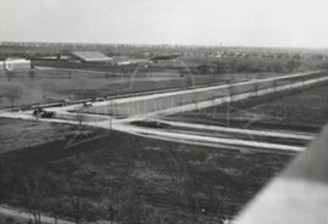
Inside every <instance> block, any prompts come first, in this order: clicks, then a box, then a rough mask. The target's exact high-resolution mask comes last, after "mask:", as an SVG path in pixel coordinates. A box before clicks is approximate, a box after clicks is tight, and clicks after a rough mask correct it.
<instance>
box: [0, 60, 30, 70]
mask: <svg viewBox="0 0 328 224" xmlns="http://www.w3.org/2000/svg"><path fill="white" fill-rule="evenodd" d="M30 69H31V60H27V59H24V58H7V59H5V60H4V61H0V70H1V71H10V72H12V71H25V70H30Z"/></svg>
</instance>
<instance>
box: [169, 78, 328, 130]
mask: <svg viewBox="0 0 328 224" xmlns="http://www.w3.org/2000/svg"><path fill="white" fill-rule="evenodd" d="M229 108H230V113H229ZM229 117H230V119H228V118H229ZM166 119H170V120H172V119H173V120H178V121H188V122H195V123H204V124H212V125H213V124H218V125H222V126H228V125H230V126H234V127H242V128H260V129H286V130H296V131H302V130H303V131H309V132H318V131H319V130H320V129H321V127H322V126H323V125H324V124H326V123H327V122H328V86H327V84H325V85H321V86H316V87H312V88H308V89H304V90H302V91H298V92H291V93H281V94H275V95H271V96H261V97H257V98H250V99H247V100H244V101H240V102H236V103H232V104H230V106H229V104H225V105H221V106H217V107H211V108H207V109H204V110H201V111H192V112H186V113H182V114H176V115H173V116H170V117H168V118H166Z"/></svg>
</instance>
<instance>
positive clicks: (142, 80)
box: [0, 68, 276, 108]
mask: <svg viewBox="0 0 328 224" xmlns="http://www.w3.org/2000/svg"><path fill="white" fill-rule="evenodd" d="M274 75H276V74H275V73H259V74H217V75H213V74H202V75H199V74H198V75H188V74H186V75H184V76H181V75H180V74H179V73H178V71H175V72H165V71H162V72H157V73H151V72H145V71H140V72H139V73H135V74H134V75H132V71H131V73H129V74H124V75H119V74H111V73H108V72H92V71H81V70H63V69H59V70H58V69H53V68H39V69H37V70H35V71H33V73H30V72H19V73H13V74H10V75H8V74H5V73H0V80H1V83H0V108H7V107H17V106H24V105H32V104H40V103H49V102H55V101H62V100H66V99H74V100H79V99H86V98H93V97H97V96H98V97H99V96H110V95H114V96H115V95H119V94H126V93H138V92H144V91H151V90H166V89H172V88H185V87H188V86H191V85H204V84H213V83H222V84H224V83H227V82H240V81H245V80H249V79H254V78H265V77H271V76H274Z"/></svg>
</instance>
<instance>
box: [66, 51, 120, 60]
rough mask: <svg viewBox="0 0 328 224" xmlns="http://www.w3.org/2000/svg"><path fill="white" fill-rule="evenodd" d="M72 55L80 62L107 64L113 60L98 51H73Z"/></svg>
mask: <svg viewBox="0 0 328 224" xmlns="http://www.w3.org/2000/svg"><path fill="white" fill-rule="evenodd" d="M72 55H73V56H74V57H76V58H78V59H79V60H81V61H82V62H109V61H112V60H113V58H111V57H108V56H106V55H105V54H103V53H101V52H99V51H74V52H72Z"/></svg>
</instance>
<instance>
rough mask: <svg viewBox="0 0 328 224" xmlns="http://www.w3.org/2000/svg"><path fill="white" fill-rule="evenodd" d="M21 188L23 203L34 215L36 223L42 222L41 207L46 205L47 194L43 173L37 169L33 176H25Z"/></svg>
mask: <svg viewBox="0 0 328 224" xmlns="http://www.w3.org/2000/svg"><path fill="white" fill-rule="evenodd" d="M19 190H20V195H21V197H20V199H21V202H22V205H23V206H24V208H25V209H26V211H27V212H28V213H30V214H31V215H32V216H33V220H34V223H35V224H41V209H42V208H43V206H44V205H45V194H46V186H45V184H44V182H43V180H42V176H41V173H40V172H39V171H37V172H36V173H35V174H34V176H33V177H27V178H23V180H22V183H21V185H20V188H19Z"/></svg>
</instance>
